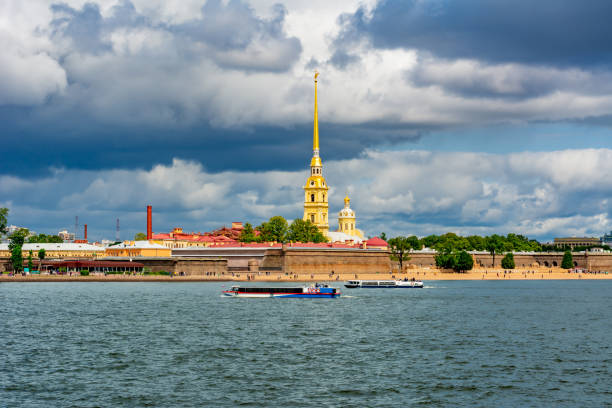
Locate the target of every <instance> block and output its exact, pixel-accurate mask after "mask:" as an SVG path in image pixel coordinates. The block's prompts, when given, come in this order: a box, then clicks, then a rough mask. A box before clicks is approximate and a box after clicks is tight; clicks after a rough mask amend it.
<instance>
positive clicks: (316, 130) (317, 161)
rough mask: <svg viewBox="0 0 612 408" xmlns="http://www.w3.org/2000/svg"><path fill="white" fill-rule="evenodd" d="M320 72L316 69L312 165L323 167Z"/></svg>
mask: <svg viewBox="0 0 612 408" xmlns="http://www.w3.org/2000/svg"><path fill="white" fill-rule="evenodd" d="M318 76H319V73H318V72H317V71H315V74H314V81H315V100H314V128H313V131H312V160H311V161H310V167H322V166H323V163H321V158H320V157H319V108H318V106H317V77H318ZM319 174H320V172H319Z"/></svg>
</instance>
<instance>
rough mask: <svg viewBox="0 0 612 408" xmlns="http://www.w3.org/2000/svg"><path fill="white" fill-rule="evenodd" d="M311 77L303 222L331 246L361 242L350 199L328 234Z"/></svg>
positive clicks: (315, 101)
mask: <svg viewBox="0 0 612 408" xmlns="http://www.w3.org/2000/svg"><path fill="white" fill-rule="evenodd" d="M318 76H319V73H318V72H316V73H315V76H314V82H315V98H314V128H313V135H312V159H311V160H310V177H308V179H307V180H306V185H305V186H304V221H306V220H310V221H311V222H312V223H313V224H314V225H316V226H317V227H318V228H319V230H320V231H321V232H322V233H323V234H324V235H325V236H327V237H328V238H329V239H330V240H331V241H332V242H339V241H341V242H345V241H355V242H361V241H362V239H363V233H362V232H361V231H360V230H358V229H357V228H356V218H355V212H354V211H353V210H352V209H351V208H350V205H349V204H350V198H349V197H348V194H347V196H346V197H345V198H344V208H343V209H342V210H341V211H340V212H339V213H338V230H337V231H335V232H331V231H330V230H329V217H328V215H329V194H328V191H329V186H328V185H327V183H326V182H325V177H323V163H322V162H321V156H320V155H319V112H318V106H317V78H318Z"/></svg>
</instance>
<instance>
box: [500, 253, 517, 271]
mask: <svg viewBox="0 0 612 408" xmlns="http://www.w3.org/2000/svg"><path fill="white" fill-rule="evenodd" d="M501 266H502V268H504V269H514V267H515V266H516V265H515V264H514V254H513V253H512V252H508V253H507V254H506V256H504V258H503V259H502V261H501Z"/></svg>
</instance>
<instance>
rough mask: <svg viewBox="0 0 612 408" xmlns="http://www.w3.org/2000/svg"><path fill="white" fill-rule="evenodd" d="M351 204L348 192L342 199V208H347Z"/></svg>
mask: <svg viewBox="0 0 612 408" xmlns="http://www.w3.org/2000/svg"><path fill="white" fill-rule="evenodd" d="M350 203H351V199H350V198H349V196H348V190H347V192H346V197H344V207H345V208H348V206H349V204H350Z"/></svg>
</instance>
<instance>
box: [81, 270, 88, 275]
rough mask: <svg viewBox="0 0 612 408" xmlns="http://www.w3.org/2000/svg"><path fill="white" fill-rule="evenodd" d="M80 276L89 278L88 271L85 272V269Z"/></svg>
mask: <svg viewBox="0 0 612 408" xmlns="http://www.w3.org/2000/svg"><path fill="white" fill-rule="evenodd" d="M81 276H89V271H88V270H86V269H83V270H82V271H81Z"/></svg>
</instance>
